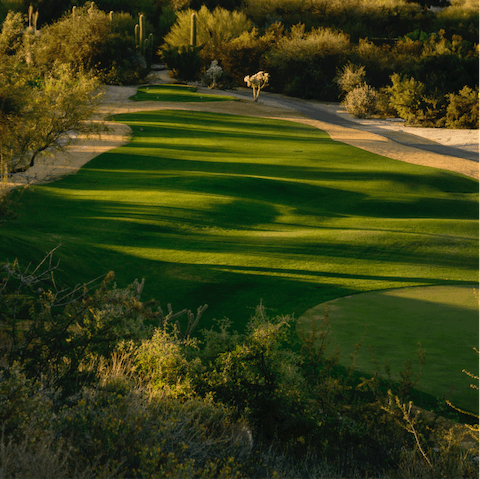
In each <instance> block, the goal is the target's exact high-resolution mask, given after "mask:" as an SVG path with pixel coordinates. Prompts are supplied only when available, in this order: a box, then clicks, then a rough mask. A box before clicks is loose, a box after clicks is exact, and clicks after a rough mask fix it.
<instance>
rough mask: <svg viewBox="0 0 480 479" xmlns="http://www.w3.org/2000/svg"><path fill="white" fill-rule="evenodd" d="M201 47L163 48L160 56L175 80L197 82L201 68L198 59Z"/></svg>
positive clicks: (200, 61) (200, 60) (200, 62)
mask: <svg viewBox="0 0 480 479" xmlns="http://www.w3.org/2000/svg"><path fill="white" fill-rule="evenodd" d="M201 50H202V49H201V47H192V46H184V47H179V48H177V47H175V46H173V47H168V46H165V47H163V49H162V51H161V55H162V58H163V61H164V63H165V65H167V67H168V68H169V69H170V70H172V72H173V75H174V76H175V78H178V79H180V80H185V81H193V80H197V79H198V77H199V75H200V72H201V70H202V68H203V61H202V58H201V57H200V51H201Z"/></svg>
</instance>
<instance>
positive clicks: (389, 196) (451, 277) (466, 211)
mask: <svg viewBox="0 0 480 479" xmlns="http://www.w3.org/2000/svg"><path fill="white" fill-rule="evenodd" d="M116 119H117V120H118V121H121V122H124V123H127V124H128V125H130V126H131V127H132V129H133V131H134V139H133V141H132V142H131V143H130V144H128V145H126V146H123V147H121V148H118V149H116V150H114V151H110V152H108V153H104V154H102V155H100V156H99V157H97V158H95V159H94V160H92V161H91V162H89V163H88V164H87V165H86V166H85V167H83V168H82V169H81V170H80V172H79V173H78V174H76V175H74V176H70V177H67V178H65V179H63V180H61V181H57V182H55V183H52V184H49V185H45V186H36V187H32V188H30V189H29V190H28V191H27V192H26V193H25V194H24V195H23V197H22V198H21V203H22V207H21V208H20V209H19V216H18V217H17V218H16V219H15V220H12V221H8V222H7V223H4V224H3V225H2V230H1V233H0V234H1V242H0V257H1V258H5V259H7V258H9V259H13V258H14V257H18V258H19V260H20V262H21V263H22V264H25V263H28V262H34V263H35V262H36V261H38V260H39V259H40V258H41V257H43V254H44V253H45V252H47V251H49V250H50V249H51V248H53V247H55V246H57V245H58V244H59V243H62V245H63V246H62V248H61V249H60V250H59V253H58V257H60V258H61V277H62V279H64V280H66V281H68V282H69V283H70V284H76V283H78V282H80V281H86V280H89V279H91V278H93V277H95V276H97V275H99V274H102V273H104V272H106V271H108V270H114V271H115V273H116V276H117V281H118V283H119V285H122V286H123V285H126V284H128V283H130V282H132V281H133V280H134V279H135V278H139V279H140V278H146V288H145V299H149V298H151V297H155V298H156V299H157V300H159V301H160V302H161V304H162V305H163V306H165V305H166V304H167V303H172V305H173V307H174V309H181V308H184V307H187V308H190V309H196V307H198V306H199V305H201V304H204V303H207V304H208V305H209V309H208V310H207V313H205V315H204V319H203V326H204V327H209V326H210V325H211V324H212V320H213V318H218V319H220V318H223V317H224V316H227V317H229V318H230V319H232V320H233V321H234V324H235V327H237V328H239V329H241V328H242V327H243V326H244V324H245V323H246V322H247V320H248V318H249V316H250V314H251V313H252V312H253V308H254V307H255V306H256V305H257V304H258V303H259V302H260V300H263V302H264V304H266V306H267V307H269V308H272V311H271V314H291V313H294V314H295V315H297V316H299V315H301V314H302V313H304V312H305V311H307V310H308V309H310V308H312V307H313V306H315V305H317V304H319V303H322V302H324V301H328V300H331V299H334V298H338V297H342V296H347V295H350V294H354V293H360V292H366V291H374V290H385V289H390V288H400V287H405V286H422V285H450V284H465V283H472V282H477V281H478V182H476V181H474V180H472V179H469V178H466V177H464V176H461V175H456V174H453V173H449V172H445V171H441V170H436V169H433V168H426V167H420V166H416V165H410V164H407V163H403V162H399V161H395V160H390V159H386V158H383V157H380V156H377V155H373V154H371V153H368V152H365V151H362V150H359V149H356V148H353V147H351V146H348V145H345V144H341V143H337V142H334V141H332V140H331V139H330V138H329V137H328V135H327V134H326V133H324V132H322V131H319V130H316V129H314V128H311V127H308V126H305V125H302V124H298V123H293V122H286V121H280V120H267V119H260V118H249V117H240V116H233V115H219V114H213V113H202V112H188V111H158V112H143V113H135V114H124V115H118V116H117V117H116ZM460 319H461V318H460ZM457 320H458V319H457ZM458 321H459V320H458ZM200 327H201V326H200ZM360 329H361V330H362V331H361V332H362V333H363V328H360ZM355 334H356V332H353V333H352V341H357V340H360V337H353V336H354V335H355ZM452 334H459V335H467V336H470V335H471V332H470V330H463V329H461V328H456V329H455V330H454V332H453V333H452ZM349 352H350V351H348V353H349ZM466 366H467V365H466Z"/></svg>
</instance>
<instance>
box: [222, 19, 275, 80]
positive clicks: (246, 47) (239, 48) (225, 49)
mask: <svg viewBox="0 0 480 479" xmlns="http://www.w3.org/2000/svg"><path fill="white" fill-rule="evenodd" d="M282 32H283V27H282V26H281V25H279V24H275V25H272V26H271V27H270V28H269V29H268V30H267V31H266V32H265V33H264V34H263V35H261V34H260V33H259V30H258V29H257V28H253V29H252V30H250V31H244V32H243V33H242V34H240V35H239V36H238V37H236V38H233V39H232V40H230V41H229V42H228V43H225V44H223V45H221V46H220V47H219V48H217V55H218V56H217V58H218V61H219V63H220V64H221V66H222V68H223V69H224V72H225V74H226V75H228V76H229V77H230V78H232V79H233V80H234V81H235V82H236V83H237V84H238V85H243V83H244V82H243V79H244V77H245V76H246V75H249V74H251V73H254V72H257V71H259V70H262V69H263V56H264V54H265V52H267V51H268V50H270V49H271V48H272V47H273V46H274V45H275V42H276V41H277V40H278V39H279V38H280V36H281V35H282Z"/></svg>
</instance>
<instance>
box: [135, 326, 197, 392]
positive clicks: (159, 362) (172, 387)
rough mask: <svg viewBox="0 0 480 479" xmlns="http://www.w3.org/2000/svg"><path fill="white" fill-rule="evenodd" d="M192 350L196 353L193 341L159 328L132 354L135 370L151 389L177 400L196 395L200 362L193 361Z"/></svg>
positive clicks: (195, 359)
mask: <svg viewBox="0 0 480 479" xmlns="http://www.w3.org/2000/svg"><path fill="white" fill-rule="evenodd" d="M192 349H194V350H195V349H198V345H197V343H196V341H195V340H192V339H183V338H181V337H179V334H178V332H177V331H176V330H175V329H174V330H173V331H168V330H167V326H166V325H165V326H164V327H163V328H158V329H157V330H156V331H155V332H154V334H153V336H152V337H151V338H150V339H148V340H144V341H143V342H142V344H141V345H140V346H139V348H138V349H137V351H136V352H135V364H136V367H137V370H138V372H139V374H140V376H141V377H142V378H144V381H146V382H147V383H148V385H149V387H150V388H153V389H159V390H162V391H164V392H165V394H168V395H171V396H174V397H179V396H182V397H183V396H186V397H188V396H191V395H193V394H194V392H195V388H194V383H195V378H196V376H198V375H200V374H201V371H202V367H201V361H200V359H199V358H198V357H197V358H192V359H189V357H190V358H191V357H192V351H190V352H189V351H188V350H192Z"/></svg>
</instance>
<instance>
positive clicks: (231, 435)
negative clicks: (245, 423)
mask: <svg viewBox="0 0 480 479" xmlns="http://www.w3.org/2000/svg"><path fill="white" fill-rule="evenodd" d="M78 399H79V400H78V402H77V404H76V405H75V406H73V407H71V408H68V409H66V410H64V411H62V414H61V415H60V416H59V418H58V422H57V429H58V431H59V433H60V434H61V435H62V437H64V438H65V440H66V441H68V442H69V443H71V444H76V445H77V448H76V451H75V455H76V457H75V459H76V460H77V461H79V462H83V463H84V464H86V465H89V466H90V467H91V468H92V469H93V470H94V473H95V477H98V474H100V473H102V471H105V470H107V471H108V470H109V471H110V474H111V475H113V477H169V476H171V477H199V478H205V479H206V478H208V477H225V478H229V477H235V475H236V474H238V471H239V469H240V467H239V466H238V464H236V463H235V456H237V457H238V456H239V455H241V454H242V451H241V449H242V446H243V445H242V444H239V442H238V440H237V434H236V431H235V428H234V427H232V426H231V425H230V421H229V418H228V411H227V410H226V409H225V408H223V407H222V406H219V405H216V404H215V403H213V402H212V401H211V400H201V399H191V400H189V401H186V402H180V401H176V400H172V399H168V398H165V397H163V396H161V395H159V396H149V395H148V394H146V392H145V391H143V390H142V389H140V388H138V387H133V388H132V389H131V390H130V391H128V392H126V393H125V394H118V393H115V392H110V391H108V390H102V389H97V390H89V391H84V392H83V393H82V394H81V396H80V397H79V398H78ZM243 447H244V446H243ZM247 447H248V446H247Z"/></svg>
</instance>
